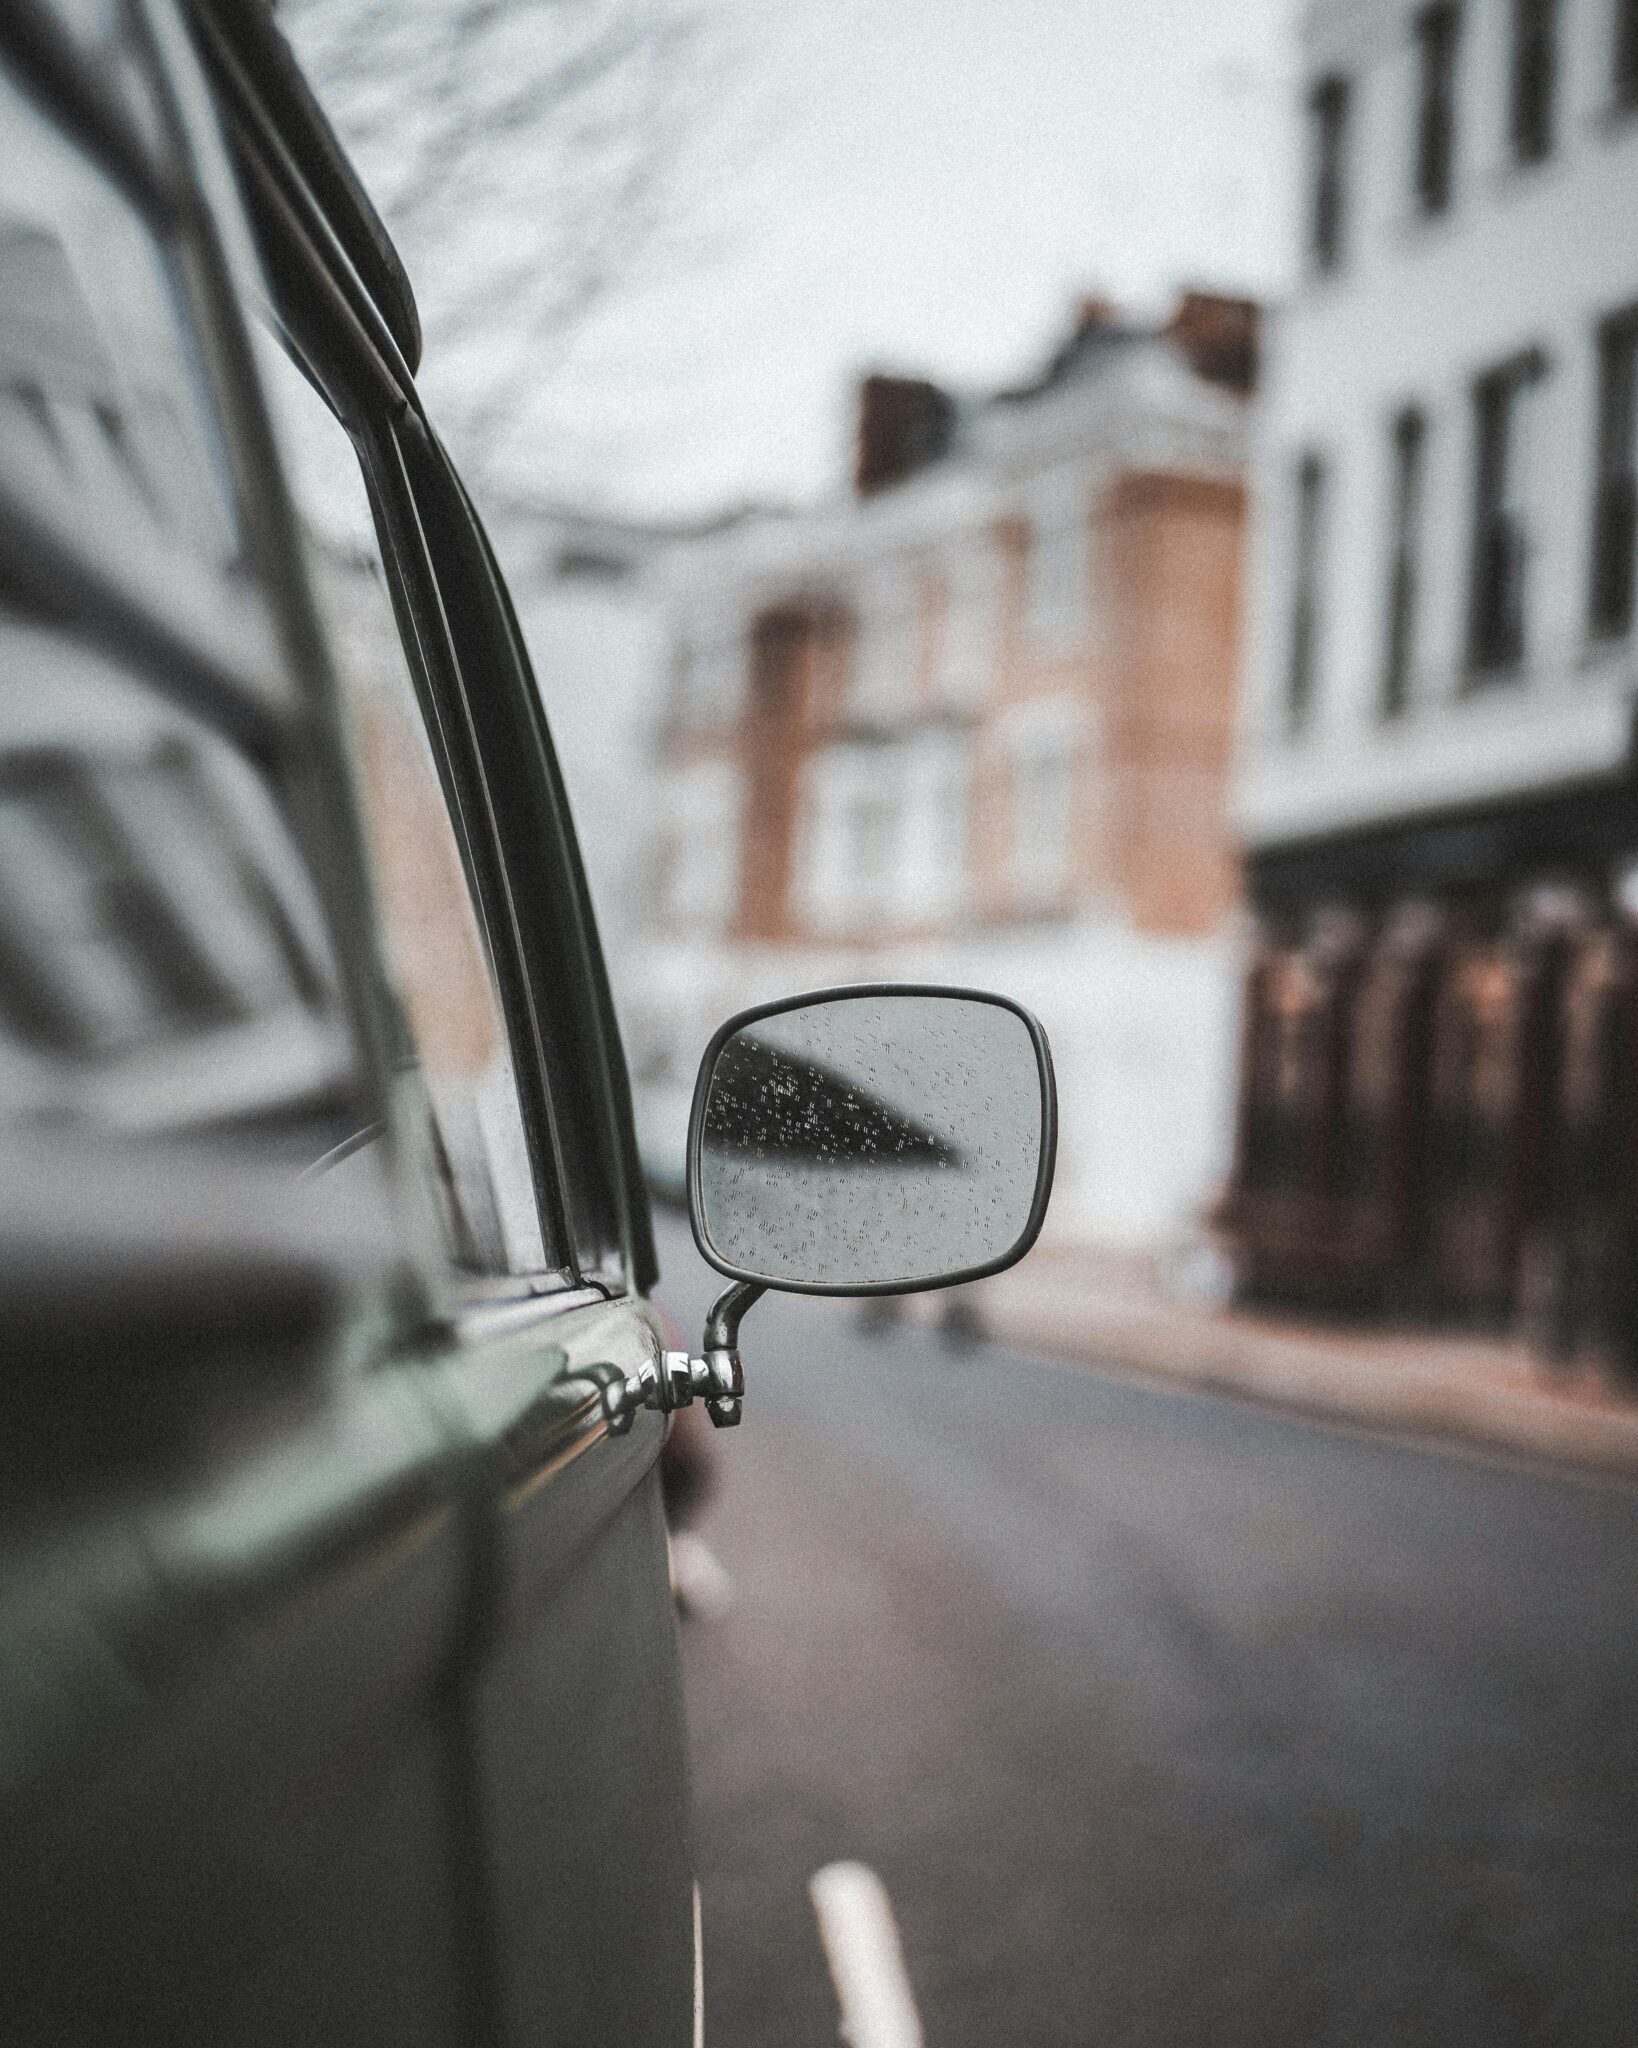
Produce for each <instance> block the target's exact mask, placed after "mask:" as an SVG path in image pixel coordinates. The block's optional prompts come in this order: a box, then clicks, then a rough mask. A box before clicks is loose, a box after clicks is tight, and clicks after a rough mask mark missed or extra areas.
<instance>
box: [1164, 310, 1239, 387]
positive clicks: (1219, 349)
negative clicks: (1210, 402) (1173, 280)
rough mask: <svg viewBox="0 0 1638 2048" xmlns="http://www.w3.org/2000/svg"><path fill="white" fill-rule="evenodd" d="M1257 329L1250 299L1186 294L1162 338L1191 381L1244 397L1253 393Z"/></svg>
mask: <svg viewBox="0 0 1638 2048" xmlns="http://www.w3.org/2000/svg"><path fill="white" fill-rule="evenodd" d="M1261 324H1262V308H1261V306H1259V305H1258V303H1257V301H1256V300H1255V299H1235V298H1229V297H1228V296H1227V295H1226V294H1224V293H1222V292H1199V291H1192V292H1185V293H1184V294H1183V296H1182V298H1180V299H1179V300H1178V302H1177V311H1176V312H1175V313H1174V314H1173V315H1172V317H1171V320H1170V321H1169V323H1168V324H1167V328H1166V332H1167V335H1168V336H1169V337H1170V339H1171V340H1172V341H1173V342H1175V343H1176V345H1177V347H1178V348H1179V349H1180V350H1181V351H1182V353H1183V355H1184V357H1185V359H1186V360H1187V362H1188V364H1189V367H1190V368H1191V369H1192V370H1193V371H1194V373H1195V375H1196V376H1197V377H1202V378H1204V379H1205V381H1206V382H1207V383H1208V384H1221V385H1224V386H1225V387H1226V388H1227V389H1228V390H1230V391H1238V392H1239V393H1241V395H1242V396H1246V395H1249V394H1250V393H1251V392H1253V391H1255V390H1256V388H1257V351H1258V336H1259V330H1260V327H1261Z"/></svg>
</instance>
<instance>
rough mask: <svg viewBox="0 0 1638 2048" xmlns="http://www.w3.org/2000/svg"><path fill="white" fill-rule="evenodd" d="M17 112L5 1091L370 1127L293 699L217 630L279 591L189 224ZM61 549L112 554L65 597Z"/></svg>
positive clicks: (112, 1129) (309, 1124) (102, 1123)
mask: <svg viewBox="0 0 1638 2048" xmlns="http://www.w3.org/2000/svg"><path fill="white" fill-rule="evenodd" d="M0 132H3V133H4V135H5V138H6V149H5V153H4V156H3V157H0V487H3V489H4V492H5V495H6V497H7V500H8V513H9V520H10V525H11V535H10V537H9V538H8V544H7V561H6V570H7V575H6V579H5V583H6V589H5V594H4V596H3V597H0V674H4V676H5V677H6V679H7V683H8V688H7V689H6V690H5V691H4V692H0V876H3V878H4V887H3V888H0V1117H3V1118H4V1119H6V1120H8V1121H13V1122H17V1123H28V1122H38V1121H42V1120H43V1121H50V1122H53V1123H61V1124H70V1123H78V1124H81V1125H85V1126H87V1127H89V1128H92V1129H95V1130H97V1131H99V1132H102V1133H105V1134H112V1133H116V1132H123V1133H130V1134H138V1133H144V1132H179V1131H182V1130H193V1131H204V1130H210V1131H212V1132H215V1133H225V1132H228V1131H236V1132H239V1133H243V1132H244V1131H246V1130H248V1129H250V1128H252V1127H253V1128H254V1129H255V1131H256V1132H257V1134H258V1138H259V1139H260V1140H262V1141H273V1142H277V1143H280V1144H283V1145H285V1146H286V1147H287V1149H288V1151H289V1156H290V1157H291V1159H292V1161H293V1163H306V1162H307V1161H308V1160H310V1159H311V1158H313V1157H314V1156H316V1155H317V1154H319V1153H321V1152H323V1151H324V1150H325V1149H326V1148H328V1147H329V1146H331V1145H333V1144H334V1143H335V1142H336V1141H337V1139H338V1138H340V1137H341V1136H343V1135H344V1134H345V1132H346V1131H347V1130H349V1129H351V1128H356V1126H357V1123H358V1121H359V1115H358V1105H359V1100H360V1094H361V1081H362V1078H363V1077H362V1076H361V1075H360V1072H359V1070H358V1066H357V1063H356V1061H355V1058H354V1054H353V1048H352V1041H351V1038H350V1035H349V1033H348V1030H347V1027H346V1022H345V1017H344V1012H343V1005H342V1001H341V997H340V991H339V978H338V975H337V973H336V965H335V960H334V956H333V954H332V952H331V949H330V944H329V939H328V935H327V931H326V926H325V920H324V914H323V911H322V909H321V907H320V904H319V902H318V899H317V893H316V891H315V889H314V887H313V885H312V881H311V877H310V874H309V870H308V868H307V865H306V863H305V860H304V857H303V855H302V853H301V851H300V849H299V846H298V843H297V840H296V837H295V835H294V833H293V831H292V829H291V826H290V823H289V820H288V818H287V816H286V814H285V811H284V809H283V804H284V801H285V795H286V792H285V790H284V786H283V784H282V783H281V782H280V781H279V780H278V779H277V773H276V772H275V771H274V770H272V769H270V767H269V765H268V764H269V760H270V758H272V757H273V756H274V755H275V754H276V753H277V752H278V749H277V748H276V746H273V745H271V744H270V743H269V742H270V736H271V733H272V731H273V728H274V726H275V725H276V723H277V720H278V718H279V716H280V715H281V714H279V713H278V712H277V711H276V710H274V709H273V708H272V707H271V703H270V702H264V701H263V700H262V699H261V698H260V697H259V696H258V697H257V698H256V700H255V701H254V702H252V701H250V700H249V697H248V695H247V693H246V686H245V683H244V680H243V678H242V677H241V676H240V675H238V674H232V675H225V674H223V673H221V671H220V670H219V669H218V668H216V667H215V666H214V660H215V655H216V653H217V652H219V650H220V648H221V646H222V645H223V644H224V643H223V641H222V639H221V637H220V636H219V635H216V634H214V633H213V632H212V631H209V630H207V631H206V632H204V633H203V634H201V633H200V632H199V626H200V621H201V619H202V618H204V619H205V620H206V621H207V625H210V624H211V623H212V622H213V621H214V622H215V623H219V622H220V619H221V618H222V617H224V616H226V617H230V618H231V619H232V621H233V622H234V625H235V628H236V629H237V631H238V633H239V635H240V638H241V640H243V639H246V638H249V639H252V640H254V639H255V638H256V636H257V634H258V632H259V629H260V627H261V625H263V624H265V620H266V616H267V614H266V611H265V609H264V608H263V607H262V605H261V603H260V599H259V591H258V587H257V585H256V584H255V582H254V581H253V579H252V578H251V576H250V575H249V574H248V573H247V571H246V567H245V563H244V560H243V550H242V546H241V537H240V525H239V518H238V511H237V503H236V498H235V493H234V487H233V476H232V471H231V468H230V465H229V460H228V456H227V452H226V443H225V440H224V436H223V434H222V432H221V423H220V417H219V415H218V412H217V410H216V401H215V398H214V395H213V392H212V390H211V387H210V385H209V383H208V380H207V378H206V376H205V374H204V367H203V358H202V354H201V352H200V350H199V349H198V348H197V346H196V339H195V333H194V329H193V327H192V324H191V312H190V301H189V298H188V295H187V292H186V290H185V289H184V285H183V277H182V266H181V264H180V263H179V261H178V260H177V248H176V246H175V245H176V244H177V243H178V242H179V241H180V240H181V239H182V238H183V236H184V232H185V231H184V229H182V228H180V227H177V226H175V224H174V223H166V222H164V221H161V222H160V223H159V224H158V225H157V226H156V225H155V223H154V221H152V220H150V219H149V218H147V217H146V216H145V215H144V212H143V210H142V202H141V198H140V195H139V194H138V195H134V194H133V192H132V191H128V190H126V189H125V188H124V187H122V186H121V185H119V184H117V183H116V182H114V180H113V179H112V178H111V177H110V176H109V175H107V174H106V173H105V172H104V171H103V170H102V169H99V168H98V167H97V165H96V164H95V163H93V162H92V161H91V160H90V158H89V157H88V156H87V155H86V154H85V153H84V151H83V150H82V149H81V147H80V146H79V145H78V144H77V143H76V142H75V141H73V140H72V139H70V137H69V135H68V134H67V133H66V132H64V131H63V130H62V129H61V128H59V127H58V126H57V125H56V124H55V122H54V121H53V120H52V119H51V118H50V117H48V115H47V114H46V113H45V112H44V111H42V109H41V108H40V107H39V106H38V105H36V104H35V102H34V101H33V100H31V99H30V98H29V97H28V96H27V94H26V93H25V92H24V91H23V90H22V89H21V88H20V87H19V86H18V85H17V84H16V83H15V82H14V80H13V79H12V78H11V76H10V75H9V74H8V73H7V72H6V71H5V69H4V68H3V67H0ZM65 559H66V560H67V561H68V562H70V563H71V564H73V565H75V566H76V567H77V566H78V565H80V564H84V565H86V566H88V567H90V568H91V570H92V571H93V572H94V573H95V574H96V575H97V577H98V578H99V579H101V580H102V582H103V589H104V592H105V601H104V602H103V604H102V605H101V606H99V607H98V608H96V610H95V611H94V612H92V611H89V610H87V609H86V608H84V607H75V606H70V605H65V604H63V603H62V602H61V601H60V591H61V579H62V576H63V573H64V570H63V564H64V562H65ZM224 598H225V599H226V600H227V601H226V602H222V601H220V600H223V599H224ZM213 604H215V605H216V611H215V612H214V614H213V613H212V612H211V609H210V607H211V606H212V605H213ZM137 606H139V607H141V618H140V623H138V621H137V619H136V618H135V616H134V614H133V607H137ZM250 667H251V668H255V667H256V663H255V662H254V661H252V662H251V664H250ZM257 673H258V679H265V678H262V676H261V672H260V671H259V670H258V671H257ZM251 735H255V736H257V737H258V738H259V740H260V742H261V743H262V744H261V745H259V746H257V745H247V738H248V737H249V736H251ZM281 772H282V771H281Z"/></svg>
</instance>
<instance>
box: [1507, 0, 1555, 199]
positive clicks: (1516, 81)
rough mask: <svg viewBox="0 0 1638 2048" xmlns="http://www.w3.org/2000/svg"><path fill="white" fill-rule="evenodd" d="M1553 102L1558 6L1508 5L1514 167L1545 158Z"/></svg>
mask: <svg viewBox="0 0 1638 2048" xmlns="http://www.w3.org/2000/svg"><path fill="white" fill-rule="evenodd" d="M1557 97H1558V0H1513V61H1512V84H1511V92H1510V99H1509V112H1508V135H1509V138H1510V140H1511V142H1512V146H1513V157H1514V160H1515V161H1516V162H1518V163H1521V164H1535V163H1540V162H1541V161H1542V159H1543V158H1544V157H1548V156H1551V154H1552V151H1553V119H1554V114H1555V111H1556V103H1557Z"/></svg>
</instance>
